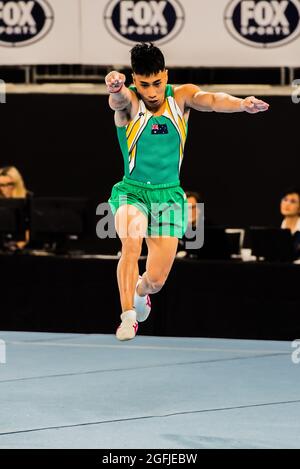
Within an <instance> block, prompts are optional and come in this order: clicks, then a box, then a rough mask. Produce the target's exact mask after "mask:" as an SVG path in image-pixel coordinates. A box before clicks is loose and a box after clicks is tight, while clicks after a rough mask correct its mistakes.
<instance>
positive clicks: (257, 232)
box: [249, 226, 295, 262]
mask: <svg viewBox="0 0 300 469" xmlns="http://www.w3.org/2000/svg"><path fill="white" fill-rule="evenodd" d="M249 241H250V247H251V249H252V254H253V255H254V256H256V257H257V259H258V260H260V259H261V260H266V261H271V262H272V261H273V262H274V261H279V262H289V261H293V259H294V257H295V254H294V247H293V237H292V234H291V231H290V230H284V229H281V228H277V227H276V228H272V227H253V226H252V227H250V228H249Z"/></svg>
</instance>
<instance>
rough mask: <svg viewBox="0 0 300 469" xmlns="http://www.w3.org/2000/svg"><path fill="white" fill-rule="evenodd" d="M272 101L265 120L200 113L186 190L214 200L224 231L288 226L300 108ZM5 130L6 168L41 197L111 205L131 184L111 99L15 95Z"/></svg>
mask: <svg viewBox="0 0 300 469" xmlns="http://www.w3.org/2000/svg"><path fill="white" fill-rule="evenodd" d="M220 91H221V90H220ZM263 99H265V100H266V101H267V102H269V103H270V105H271V106H270V110H269V111H268V112H267V113H261V114H258V115H249V114H245V113H243V114H219V113H201V112H196V111H192V112H191V117H190V121H189V138H188V142H187V145H186V151H185V158H184V161H183V165H182V171H181V181H182V186H183V188H184V189H185V190H189V189H190V190H199V191H200V192H202V193H203V194H204V197H205V203H206V206H205V210H206V216H207V217H208V218H209V219H210V220H212V221H213V222H214V223H217V224H224V225H229V226H244V225H279V224H280V221H281V217H280V213H279V200H280V196H281V191H282V190H283V189H285V187H286V186H289V185H290V184H298V182H299V173H300V158H299V152H298V150H297V148H298V142H299V115H300V104H298V105H296V104H293V103H292V100H291V97H275V96H272V97H266V98H263ZM0 122H1V127H0V129H1V130H0V131H1V155H0V167H2V166H4V165H14V166H16V167H17V168H19V170H20V171H21V173H22V174H23V176H24V178H25V181H26V184H27V186H28V188H29V189H30V190H32V191H33V192H34V194H35V195H36V196H88V197H90V198H91V199H93V200H95V201H99V202H102V201H106V200H107V199H108V197H109V195H110V191H111V187H112V185H113V184H114V183H116V182H118V181H119V180H120V179H121V178H122V176H123V159H122V155H121V152H120V149H119V145H118V141H117V137H116V132H115V127H114V121H113V112H112V111H111V110H110V109H109V107H108V102H107V96H100V95H95V96H91V95H53V94H43V95H42V94H38V95H37V94H25V95H22V94H21V95H20V94H9V95H8V96H7V103H6V104H5V105H1V106H0Z"/></svg>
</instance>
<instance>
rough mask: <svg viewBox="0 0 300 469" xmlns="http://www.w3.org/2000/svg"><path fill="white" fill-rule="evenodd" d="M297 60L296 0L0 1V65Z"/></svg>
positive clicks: (299, 4)
mask: <svg viewBox="0 0 300 469" xmlns="http://www.w3.org/2000/svg"><path fill="white" fill-rule="evenodd" d="M140 41H153V42H155V43H156V44H157V45H158V46H160V47H161V48H162V50H163V51H164V53H165V54H166V58H167V63H168V66H179V67H180V66H182V67H184V66H186V67H187V66H188V67H193V66H194V67H199V66H207V67H215V66H220V67H221V66H224V67H229V66H254V67H259V66H270V67H273V66H291V67H299V66H300V53H299V52H300V0H0V64H43V63H48V64H62V63H81V64H96V65H126V66H127V65H129V50H130V48H131V47H133V45H134V44H135V43H137V42H140Z"/></svg>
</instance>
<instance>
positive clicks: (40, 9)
mask: <svg viewBox="0 0 300 469" xmlns="http://www.w3.org/2000/svg"><path fill="white" fill-rule="evenodd" d="M53 19H54V14H53V10H52V8H51V7H50V5H49V3H48V2H47V1H46V0H0V46H6V47H22V46H27V45H29V44H32V43H33V42H36V41H38V40H40V39H42V38H43V37H44V36H45V35H46V34H48V32H49V31H50V29H51V28H52V25H53Z"/></svg>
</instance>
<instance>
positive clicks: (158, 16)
mask: <svg viewBox="0 0 300 469" xmlns="http://www.w3.org/2000/svg"><path fill="white" fill-rule="evenodd" d="M104 22H105V25H106V27H107V29H108V31H109V33H110V34H111V35H112V36H114V37H115V38H116V39H117V40H118V41H120V42H123V43H125V44H129V45H131V44H132V43H136V42H150V41H151V42H156V43H157V44H164V43H166V42H168V41H170V40H171V39H173V38H174V37H175V36H177V34H179V32H180V31H181V29H182V28H183V25H184V11H183V8H182V6H181V5H180V3H179V2H178V0H147V1H145V0H111V1H110V2H109V3H108V5H107V7H106V10H105V13H104Z"/></svg>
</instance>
